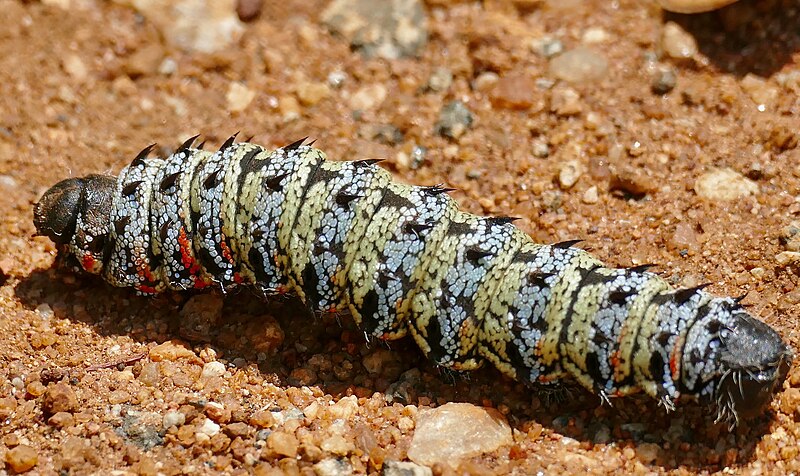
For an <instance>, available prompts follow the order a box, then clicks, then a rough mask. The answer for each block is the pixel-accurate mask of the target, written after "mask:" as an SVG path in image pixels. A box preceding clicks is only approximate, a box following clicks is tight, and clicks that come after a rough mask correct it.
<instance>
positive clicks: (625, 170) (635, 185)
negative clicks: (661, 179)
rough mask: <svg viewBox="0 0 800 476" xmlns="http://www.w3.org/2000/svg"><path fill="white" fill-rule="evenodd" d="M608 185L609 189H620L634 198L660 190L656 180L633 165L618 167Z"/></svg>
mask: <svg viewBox="0 0 800 476" xmlns="http://www.w3.org/2000/svg"><path fill="white" fill-rule="evenodd" d="M608 187H609V190H618V191H621V192H623V193H626V194H628V195H630V196H632V197H633V198H642V197H644V196H645V195H647V194H648V193H654V192H656V191H657V190H658V184H657V183H656V182H654V181H653V180H652V179H651V178H650V177H649V176H648V175H647V174H646V173H645V172H644V171H643V170H641V169H638V168H635V167H632V166H622V167H619V168H616V169H615V170H614V173H613V175H612V176H611V181H610V182H609V184H608Z"/></svg>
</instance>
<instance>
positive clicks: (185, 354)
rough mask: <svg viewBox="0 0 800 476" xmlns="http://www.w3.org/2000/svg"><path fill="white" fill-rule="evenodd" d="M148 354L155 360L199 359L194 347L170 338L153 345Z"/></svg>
mask: <svg viewBox="0 0 800 476" xmlns="http://www.w3.org/2000/svg"><path fill="white" fill-rule="evenodd" d="M148 356H149V357H150V360H152V361H153V362H161V361H175V360H178V359H191V360H194V361H199V359H198V357H197V355H195V353H194V352H193V351H192V349H191V348H189V346H188V345H187V344H186V343H185V342H183V341H181V340H178V339H173V340H169V341H167V342H164V343H163V344H159V345H157V346H155V347H153V348H152V349H150V353H149V354H148Z"/></svg>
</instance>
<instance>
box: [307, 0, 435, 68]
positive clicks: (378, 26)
mask: <svg viewBox="0 0 800 476" xmlns="http://www.w3.org/2000/svg"><path fill="white" fill-rule="evenodd" d="M322 22H323V23H324V24H325V26H327V27H328V28H329V29H330V30H331V31H332V32H334V33H337V34H339V35H341V36H343V37H344V38H345V39H347V40H348V41H349V42H350V46H352V47H353V48H355V49H357V50H359V51H361V53H363V54H364V55H366V56H368V57H374V56H377V57H380V58H386V59H397V58H402V57H409V56H417V55H419V54H420V53H421V51H422V48H424V46H425V44H426V43H427V41H428V19H427V16H426V15H425V9H424V8H423V6H422V2H420V1H419V0H385V1H380V2H375V1H373V0H334V1H333V2H331V4H330V5H328V7H327V8H326V9H325V10H324V11H323V12H322Z"/></svg>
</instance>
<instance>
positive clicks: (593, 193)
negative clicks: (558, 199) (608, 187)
mask: <svg viewBox="0 0 800 476" xmlns="http://www.w3.org/2000/svg"><path fill="white" fill-rule="evenodd" d="M599 200H600V197H599V194H598V192H597V186H596V185H592V186H591V187H589V188H587V189H586V191H585V192H583V195H582V196H581V201H582V202H583V203H586V204H588V205H593V204H595V203H597V202H598V201H599Z"/></svg>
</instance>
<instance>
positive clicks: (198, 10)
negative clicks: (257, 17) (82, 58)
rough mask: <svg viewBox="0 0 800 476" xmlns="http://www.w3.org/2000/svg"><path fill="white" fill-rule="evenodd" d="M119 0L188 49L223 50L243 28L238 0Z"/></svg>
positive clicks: (175, 42)
mask: <svg viewBox="0 0 800 476" xmlns="http://www.w3.org/2000/svg"><path fill="white" fill-rule="evenodd" d="M116 1H117V3H120V4H123V5H127V6H129V7H131V8H134V9H136V10H137V11H139V13H141V14H142V15H144V16H145V17H146V18H147V19H148V20H149V21H150V22H152V23H153V24H154V25H155V26H156V28H158V30H159V31H160V32H161V34H162V36H163V37H164V38H165V39H166V40H167V42H169V43H170V44H172V45H174V46H177V47H178V48H180V49H183V50H187V51H197V52H201V53H213V52H215V51H221V50H224V49H225V48H227V47H229V46H230V45H231V44H232V43H233V42H234V41H236V40H238V39H239V37H240V36H241V34H242V33H243V32H244V25H243V24H242V22H241V21H240V20H239V17H238V15H237V13H236V8H237V5H236V0H181V1H180V2H175V1H173V0H149V1H140V0H116Z"/></svg>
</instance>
